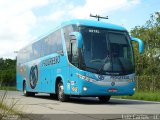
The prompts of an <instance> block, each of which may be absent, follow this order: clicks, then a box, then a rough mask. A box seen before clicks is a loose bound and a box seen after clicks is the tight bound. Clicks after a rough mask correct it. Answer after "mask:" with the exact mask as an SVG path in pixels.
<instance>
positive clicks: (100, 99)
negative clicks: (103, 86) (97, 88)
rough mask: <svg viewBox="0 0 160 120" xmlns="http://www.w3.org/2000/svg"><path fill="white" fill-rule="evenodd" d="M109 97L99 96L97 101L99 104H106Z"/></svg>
mask: <svg viewBox="0 0 160 120" xmlns="http://www.w3.org/2000/svg"><path fill="white" fill-rule="evenodd" d="M110 98H111V96H99V97H98V99H99V101H100V102H101V103H107V102H108V101H109V100H110Z"/></svg>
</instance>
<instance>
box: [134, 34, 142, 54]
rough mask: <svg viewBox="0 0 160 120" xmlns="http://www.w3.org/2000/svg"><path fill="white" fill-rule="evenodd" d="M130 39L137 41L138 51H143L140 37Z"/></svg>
mask: <svg viewBox="0 0 160 120" xmlns="http://www.w3.org/2000/svg"><path fill="white" fill-rule="evenodd" d="M131 40H132V41H135V42H138V47H139V53H140V54H142V53H143V52H144V43H143V41H142V40H141V39H138V38H133V37H131Z"/></svg>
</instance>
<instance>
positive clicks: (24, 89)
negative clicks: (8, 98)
mask: <svg viewBox="0 0 160 120" xmlns="http://www.w3.org/2000/svg"><path fill="white" fill-rule="evenodd" d="M23 95H24V96H35V93H34V92H28V91H27V90H26V82H25V81H24V82H23Z"/></svg>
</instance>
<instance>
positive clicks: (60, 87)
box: [57, 81, 69, 102]
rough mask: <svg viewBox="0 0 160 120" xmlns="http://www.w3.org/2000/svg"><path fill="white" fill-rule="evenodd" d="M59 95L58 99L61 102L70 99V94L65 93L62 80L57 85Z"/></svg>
mask: <svg viewBox="0 0 160 120" xmlns="http://www.w3.org/2000/svg"><path fill="white" fill-rule="evenodd" d="M57 96H58V100H59V101H61V102H65V101H68V99H69V96H68V95H65V94H64V86H63V83H62V82H61V81H60V82H59V83H58V85H57Z"/></svg>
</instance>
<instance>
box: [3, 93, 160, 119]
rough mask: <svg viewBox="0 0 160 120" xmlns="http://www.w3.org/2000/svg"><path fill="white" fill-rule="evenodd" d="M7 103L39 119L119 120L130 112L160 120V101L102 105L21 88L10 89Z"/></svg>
mask: <svg viewBox="0 0 160 120" xmlns="http://www.w3.org/2000/svg"><path fill="white" fill-rule="evenodd" d="M3 94H4V91H0V96H3ZM5 102H6V103H7V104H13V102H17V103H16V109H19V110H21V111H23V112H25V113H28V114H36V115H37V117H39V118H38V119H39V120H40V118H41V119H42V118H44V119H51V118H53V116H52V115H53V114H54V115H57V117H56V118H58V120H60V119H62V118H59V117H64V118H65V119H66V120H72V119H76V120H79V119H83V120H84V119H87V120H88V119H89V120H96V119H98V120H101V119H103V120H104V118H105V117H106V115H107V116H108V117H114V118H115V119H116V120H117V119H120V118H126V116H125V115H127V114H128V115H136V114H141V115H143V114H145V115H146V114H150V115H152V114H153V115H156V118H158V119H160V102H148V101H139V100H124V99H114V98H112V99H111V100H110V101H109V102H108V103H103V104H102V103H100V102H99V100H98V99H97V98H91V97H87V98H84V97H83V98H71V99H70V100H69V102H59V101H58V100H56V99H53V98H50V96H49V95H48V94H37V95H36V96H35V97H25V96H23V94H22V92H18V91H9V92H7V97H6V100H5ZM38 115H39V116H38ZM157 115H158V116H157ZM68 117H69V118H68ZM127 117H128V116H127ZM132 117H133V116H132ZM134 117H135V116H134ZM136 117H137V116H136ZM143 117H144V116H143ZM64 118H63V119H64ZM105 119H106V118H105Z"/></svg>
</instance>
